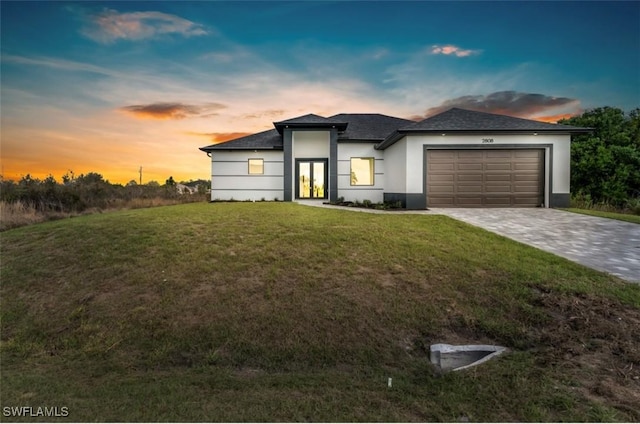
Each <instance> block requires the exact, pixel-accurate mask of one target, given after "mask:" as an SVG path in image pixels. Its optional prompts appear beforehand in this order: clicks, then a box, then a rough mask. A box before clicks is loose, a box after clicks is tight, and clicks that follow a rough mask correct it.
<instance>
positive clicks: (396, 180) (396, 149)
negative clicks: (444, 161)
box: [384, 137, 422, 193]
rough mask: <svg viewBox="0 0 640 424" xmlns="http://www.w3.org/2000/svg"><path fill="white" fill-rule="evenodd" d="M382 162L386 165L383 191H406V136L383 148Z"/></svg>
mask: <svg viewBox="0 0 640 424" xmlns="http://www.w3.org/2000/svg"><path fill="white" fill-rule="evenodd" d="M384 162H385V166H386V173H385V188H384V189H385V191H386V192H387V193H407V172H406V169H407V139H406V137H405V138H403V139H402V140H400V141H398V142H397V143H395V144H393V145H392V146H390V147H388V148H387V149H386V150H384ZM420 166H422V164H421V165H420ZM421 173H422V172H421Z"/></svg>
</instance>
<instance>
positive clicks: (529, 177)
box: [513, 173, 540, 182]
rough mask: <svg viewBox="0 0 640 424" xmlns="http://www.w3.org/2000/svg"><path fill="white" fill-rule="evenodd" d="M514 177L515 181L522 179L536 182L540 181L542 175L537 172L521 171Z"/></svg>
mask: <svg viewBox="0 0 640 424" xmlns="http://www.w3.org/2000/svg"><path fill="white" fill-rule="evenodd" d="M513 179H514V181H515V182H520V181H536V182H539V181H540V175H538V174H537V173H529V174H525V173H520V174H515V175H514V176H513Z"/></svg>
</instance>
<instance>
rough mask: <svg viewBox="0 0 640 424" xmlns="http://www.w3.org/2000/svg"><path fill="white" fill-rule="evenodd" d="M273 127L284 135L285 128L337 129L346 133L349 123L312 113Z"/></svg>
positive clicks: (275, 123)
mask: <svg viewBox="0 0 640 424" xmlns="http://www.w3.org/2000/svg"><path fill="white" fill-rule="evenodd" d="M273 125H274V126H275V127H276V130H278V132H279V133H280V134H282V131H283V130H284V129H285V128H314V127H315V128H337V129H338V130H339V131H344V129H345V128H346V127H347V125H348V123H347V122H345V121H340V120H337V119H332V118H325V117H323V116H320V115H314V114H313V113H310V114H308V115H303V116H298V117H296V118H291V119H287V120H285V121H280V122H274V123H273Z"/></svg>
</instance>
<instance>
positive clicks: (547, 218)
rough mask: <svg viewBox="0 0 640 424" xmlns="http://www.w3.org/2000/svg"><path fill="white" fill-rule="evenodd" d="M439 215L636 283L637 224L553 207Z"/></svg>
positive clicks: (639, 268) (639, 270)
mask: <svg viewBox="0 0 640 424" xmlns="http://www.w3.org/2000/svg"><path fill="white" fill-rule="evenodd" d="M430 211H431V213H436V214H443V215H447V216H450V217H452V218H455V219H459V220H461V221H464V222H467V223H469V224H472V225H475V226H478V227H481V228H484V229H486V230H489V231H492V232H494V233H497V234H500V235H503V236H505V237H509V238H511V239H514V240H517V241H519V242H522V243H525V244H528V245H531V246H535V247H537V248H539V249H542V250H546V251H547V252H551V253H554V254H556V255H558V256H562V257H564V258H567V259H570V260H572V261H574V262H578V263H580V264H582V265H585V266H588V267H590V268H594V269H597V270H600V271H605V272H608V273H610V274H613V275H616V276H618V277H620V278H623V279H625V280H627V281H632V282H640V225H638V224H633V223H631V222H622V221H617V220H613V219H606V218H599V217H595V216H588V215H580V214H576V213H572V212H566V211H561V210H556V209H540V208H536V209H475V208H474V209H449V208H446V209H445V208H433V209H431V210H430Z"/></svg>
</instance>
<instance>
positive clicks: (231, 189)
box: [211, 151, 284, 200]
mask: <svg viewBox="0 0 640 424" xmlns="http://www.w3.org/2000/svg"><path fill="white" fill-rule="evenodd" d="M249 159H262V160H263V161H264V162H263V164H264V173H263V174H249ZM283 175H284V160H283V153H282V152H281V151H257V152H255V151H238V152H224V151H220V152H213V153H212V154H211V200H231V199H234V200H261V199H265V200H274V199H276V198H277V199H279V200H282V199H283V197H284V184H283Z"/></svg>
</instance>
